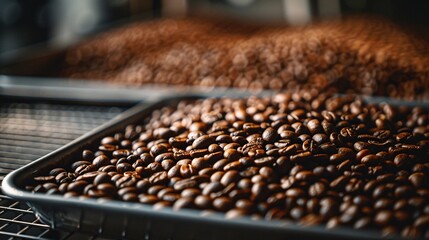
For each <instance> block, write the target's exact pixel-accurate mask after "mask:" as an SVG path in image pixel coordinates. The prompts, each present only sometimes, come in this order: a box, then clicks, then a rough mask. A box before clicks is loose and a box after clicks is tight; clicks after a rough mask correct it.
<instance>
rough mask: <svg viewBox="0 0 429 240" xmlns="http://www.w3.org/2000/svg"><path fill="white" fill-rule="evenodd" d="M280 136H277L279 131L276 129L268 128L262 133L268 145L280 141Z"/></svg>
mask: <svg viewBox="0 0 429 240" xmlns="http://www.w3.org/2000/svg"><path fill="white" fill-rule="evenodd" d="M278 137H279V135H278V134H277V131H276V130H275V129H274V128H271V127H269V128H267V129H265V130H264V132H263V133H262V139H264V141H266V142H268V143H272V142H274V141H276V140H277V139H278Z"/></svg>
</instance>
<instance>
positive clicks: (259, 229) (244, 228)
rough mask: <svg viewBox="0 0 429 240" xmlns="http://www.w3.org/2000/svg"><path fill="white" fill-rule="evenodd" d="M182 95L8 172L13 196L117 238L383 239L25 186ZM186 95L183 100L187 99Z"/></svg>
mask: <svg viewBox="0 0 429 240" xmlns="http://www.w3.org/2000/svg"><path fill="white" fill-rule="evenodd" d="M179 99H181V98H174V99H169V100H165V101H161V102H158V103H157V104H154V105H151V106H150V107H146V106H137V107H135V108H133V109H130V110H128V111H127V112H124V113H123V114H121V115H120V116H119V117H117V118H116V119H115V120H112V121H109V123H107V124H106V125H103V126H102V127H100V128H98V129H95V130H94V131H93V132H91V133H89V134H87V135H85V136H82V137H80V138H79V139H76V140H75V141H73V142H71V143H70V144H68V145H67V146H64V147H62V148H61V149H58V150H56V151H55V152H53V153H50V154H49V155H47V156H45V157H43V158H41V159H39V160H38V161H36V162H33V163H31V164H29V165H27V166H26V167H25V168H22V169H20V170H18V171H15V172H14V173H12V174H10V175H8V177H7V178H6V179H5V181H3V185H2V186H3V189H4V190H5V191H6V192H7V194H8V195H10V196H13V197H14V198H17V199H22V200H25V201H28V202H29V203H30V204H31V206H32V207H33V209H35V210H36V211H37V213H38V215H39V217H40V218H41V219H42V220H43V221H44V222H46V223H48V224H50V225H51V226H53V227H54V228H61V229H70V230H79V231H83V232H88V233H98V234H102V235H103V236H111V237H113V238H121V237H126V238H128V239H141V238H143V237H144V238H151V239H152V238H153V239H171V238H174V239H238V238H245V239H262V238H270V239H284V237H285V236H287V237H288V239H314V238H316V237H317V238H318V239H378V238H379V235H378V234H377V233H375V232H372V231H357V230H354V229H349V228H341V229H335V230H327V229H326V228H324V227H323V226H314V227H302V226H299V225H297V224H296V223H293V222H289V221H266V220H263V219H261V220H252V219H250V218H248V217H244V218H241V219H225V218H224V216H223V214H219V213H212V214H210V215H207V216H204V217H202V216H201V212H200V211H197V210H181V211H178V212H176V211H173V210H172V209H170V208H166V209H161V210H157V211H154V210H153V208H152V206H148V205H144V204H139V203H129V202H120V201H105V200H101V199H100V200H97V199H79V198H63V197H62V196H59V195H46V194H41V193H30V192H27V191H25V190H24V186H25V182H26V181H27V180H28V179H31V178H32V177H34V176H37V175H39V174H43V173H44V172H46V171H47V170H48V169H50V168H52V166H58V167H64V166H67V164H69V162H70V161H72V159H73V157H74V156H75V157H76V156H77V155H78V154H79V153H80V152H81V151H82V150H83V149H85V148H87V147H88V145H89V144H91V143H93V142H95V141H97V140H99V139H101V138H102V137H104V136H107V135H110V134H113V133H115V132H118V131H121V130H122V129H123V128H124V127H125V126H126V125H128V124H135V123H137V122H138V121H141V119H143V118H144V117H146V116H148V115H149V114H150V113H151V112H152V111H153V110H154V109H159V108H160V107H162V106H166V105H170V104H175V103H177V102H178V100H179ZM182 99H183V98H182Z"/></svg>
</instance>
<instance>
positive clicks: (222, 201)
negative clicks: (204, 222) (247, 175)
mask: <svg viewBox="0 0 429 240" xmlns="http://www.w3.org/2000/svg"><path fill="white" fill-rule="evenodd" d="M233 206H234V203H233V202H232V200H231V199H229V198H227V197H218V198H216V199H214V200H213V207H214V208H215V209H217V210H219V211H222V212H225V211H228V210H229V209H231V208H232V207H233Z"/></svg>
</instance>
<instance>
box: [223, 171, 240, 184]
mask: <svg viewBox="0 0 429 240" xmlns="http://www.w3.org/2000/svg"><path fill="white" fill-rule="evenodd" d="M239 179H240V175H239V173H238V171H236V170H230V171H227V172H225V174H224V175H223V176H222V178H221V179H220V183H221V184H222V185H224V186H227V185H229V184H230V183H233V182H234V183H235V182H237V181H238V180H239Z"/></svg>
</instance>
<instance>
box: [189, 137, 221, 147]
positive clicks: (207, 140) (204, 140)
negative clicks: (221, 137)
mask: <svg viewBox="0 0 429 240" xmlns="http://www.w3.org/2000/svg"><path fill="white" fill-rule="evenodd" d="M213 143H215V139H214V138H212V137H209V136H208V135H203V136H201V137H199V138H197V139H195V140H194V142H193V143H192V147H193V148H194V149H201V148H208V147H209V146H210V145H211V144H213Z"/></svg>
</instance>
